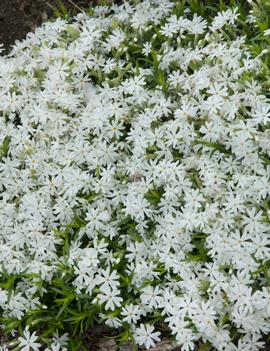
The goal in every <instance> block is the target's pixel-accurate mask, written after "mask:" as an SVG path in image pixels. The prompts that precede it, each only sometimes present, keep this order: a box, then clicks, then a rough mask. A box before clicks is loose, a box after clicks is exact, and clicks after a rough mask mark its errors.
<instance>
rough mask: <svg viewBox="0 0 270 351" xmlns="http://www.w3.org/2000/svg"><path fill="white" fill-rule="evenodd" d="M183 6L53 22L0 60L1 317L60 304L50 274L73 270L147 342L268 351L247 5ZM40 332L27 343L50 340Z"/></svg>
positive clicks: (266, 107)
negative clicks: (243, 32) (49, 297)
mask: <svg viewBox="0 0 270 351" xmlns="http://www.w3.org/2000/svg"><path fill="white" fill-rule="evenodd" d="M177 11H178V7H177V2H176V1H169V0H162V1H159V0H145V1H142V2H139V3H137V4H130V3H128V2H124V4H122V5H112V6H111V7H106V6H98V7H96V8H95V9H94V10H93V13H92V15H91V16H90V15H89V14H86V13H81V14H79V15H77V16H76V17H75V18H73V20H72V21H67V20H63V19H58V20H56V21H55V22H48V23H45V24H44V25H43V26H42V27H41V28H38V29H37V30H36V31H35V33H34V34H29V35H28V36H27V39H26V40H24V41H21V42H17V43H16V45H15V46H14V47H13V49H12V51H11V53H10V54H9V55H6V56H2V57H1V58H0V89H1V93H0V114H1V118H0V143H1V145H2V149H1V150H2V151H1V161H0V179H1V181H0V194H1V195H0V196H1V201H0V223H1V234H0V267H1V274H2V275H3V276H4V277H15V278H14V279H13V281H12V282H13V283H12V284H11V285H10V284H9V285H8V284H5V280H3V279H2V278H1V279H2V280H1V281H2V283H1V284H2V285H1V289H0V308H1V311H2V312H1V313H2V315H3V317H4V318H6V319H7V320H9V319H10V318H13V319H15V320H21V321H23V320H24V318H25V317H26V316H28V315H29V314H31V313H34V311H35V310H37V311H38V310H41V309H44V308H45V309H46V308H48V310H49V307H50V306H48V304H47V305H46V306H44V302H43V296H44V294H46V289H47V287H48V286H50V285H53V282H54V277H55V276H56V275H59V274H60V277H62V278H63V279H64V276H65V275H66V274H71V276H72V279H71V283H70V285H71V288H72V289H73V290H74V291H75V293H76V296H77V299H79V298H80V296H84V297H85V295H87V298H88V300H89V301H90V302H91V304H92V305H93V306H94V305H96V306H99V311H101V312H99V314H98V317H99V318H100V320H103V321H105V323H106V324H107V325H109V326H112V327H114V328H122V327H123V326H124V327H126V326H128V328H129V330H130V331H131V335H132V338H133V339H134V340H135V342H136V343H137V344H138V345H139V346H141V347H145V348H150V347H151V346H153V345H154V344H155V342H157V341H159V340H160V339H161V338H162V335H163V333H164V330H163V329H165V330H166V331H167V333H168V330H169V334H170V335H171V336H172V337H174V338H175V340H176V342H177V344H178V345H181V349H182V350H183V351H188V350H193V349H195V347H196V344H197V342H198V341H203V342H209V343H210V344H211V345H212V346H213V347H214V348H215V349H216V350H220V351H221V350H222V351H223V350H224V351H234V350H235V351H236V350H239V351H256V350H259V349H261V348H262V347H263V345H264V342H263V341H262V339H263V336H264V335H267V334H268V333H269V332H270V289H269V279H270V270H269V267H270V265H269V260H270V246H269V244H270V225H269V223H270V221H269V215H270V212H269V206H270V203H269V196H270V190H269V189H270V167H269V165H270V129H269V125H270V124H269V123H270V102H269V98H267V96H266V95H265V92H264V90H263V87H262V85H261V84H260V81H259V80H258V79H256V77H257V74H258V72H259V71H260V58H253V57H252V55H251V54H250V53H249V51H248V50H247V48H246V47H245V38H244V37H238V36H237V35H236V36H235V37H234V38H233V37H232V36H230V34H228V33H231V32H229V31H230V29H231V28H234V26H236V24H237V18H238V13H237V9H228V10H226V11H223V12H220V13H218V14H217V15H216V16H215V17H214V18H213V20H212V22H209V21H207V20H205V19H203V18H202V17H200V16H199V15H197V14H192V13H191V12H190V11H188V9H187V11H184V14H183V15H179V14H178V12H177ZM63 267H64V268H63ZM65 269H67V271H68V272H69V273H66V272H67V271H65ZM70 272H71V273H70ZM62 278H61V279H62ZM52 303H53V301H52ZM31 328H32V327H31ZM31 330H34V331H33V334H32V335H31V334H30V332H29V330H28V327H26V329H25V332H24V336H20V338H19V339H18V340H19V342H20V343H19V346H20V347H21V350H24V351H28V350H30V349H31V348H32V349H33V350H38V349H39V348H40V347H41V345H42V343H43V342H44V341H42V339H39V338H38V335H39V333H38V329H37V330H36V331H35V329H33V328H32V329H31ZM36 333H37V334H36ZM65 342H66V341H65ZM47 346H48V347H49V348H48V349H46V350H58V351H59V350H66V348H65V347H66V344H65V343H64V346H61V343H57V342H52V344H51V346H49V345H47Z"/></svg>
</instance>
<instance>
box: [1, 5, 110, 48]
mask: <svg viewBox="0 0 270 351" xmlns="http://www.w3.org/2000/svg"><path fill="white" fill-rule="evenodd" d="M94 3H96V4H102V3H104V1H101V0H95V1H90V0H0V44H3V47H4V49H5V51H8V48H9V46H10V45H12V44H13V43H14V42H15V41H16V40H21V39H23V38H25V36H26V34H27V33H28V32H31V31H34V30H35V28H36V27H38V26H39V25H40V24H41V23H42V22H43V21H46V20H47V19H48V18H50V17H55V11H54V8H57V9H61V4H64V6H65V8H66V9H67V10H69V11H70V12H71V13H76V12H78V9H79V8H86V7H89V6H90V5H93V4H94Z"/></svg>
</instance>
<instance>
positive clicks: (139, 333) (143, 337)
mask: <svg viewBox="0 0 270 351" xmlns="http://www.w3.org/2000/svg"><path fill="white" fill-rule="evenodd" d="M154 330H155V328H154V327H153V326H152V325H149V324H146V325H143V324H141V325H140V327H138V328H135V330H134V332H133V336H134V339H135V341H136V342H137V343H138V344H139V345H141V346H145V347H146V349H149V348H150V347H154V346H155V341H160V338H159V335H160V332H153V331H154Z"/></svg>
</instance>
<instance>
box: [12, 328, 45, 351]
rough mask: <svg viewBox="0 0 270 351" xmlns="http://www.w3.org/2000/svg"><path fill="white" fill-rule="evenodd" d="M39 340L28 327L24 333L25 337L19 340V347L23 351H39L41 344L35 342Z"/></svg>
mask: <svg viewBox="0 0 270 351" xmlns="http://www.w3.org/2000/svg"><path fill="white" fill-rule="evenodd" d="M37 339H38V336H37V335H36V332H33V333H32V334H31V333H30V332H29V330H28V327H26V328H25V330H24V332H23V337H21V336H20V337H19V338H18V340H19V341H20V344H19V347H20V350H21V351H30V350H34V351H37V350H38V349H39V348H40V346H41V344H39V343H37V342H35V341H36V340H37Z"/></svg>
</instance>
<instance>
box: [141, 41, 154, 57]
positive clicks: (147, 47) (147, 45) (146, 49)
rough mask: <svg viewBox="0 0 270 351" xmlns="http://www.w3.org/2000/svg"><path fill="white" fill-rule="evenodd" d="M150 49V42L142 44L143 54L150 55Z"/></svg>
mask: <svg viewBox="0 0 270 351" xmlns="http://www.w3.org/2000/svg"><path fill="white" fill-rule="evenodd" d="M151 49H152V44H151V42H146V43H144V44H143V49H142V53H143V54H144V55H145V56H148V55H150V53H151Z"/></svg>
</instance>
